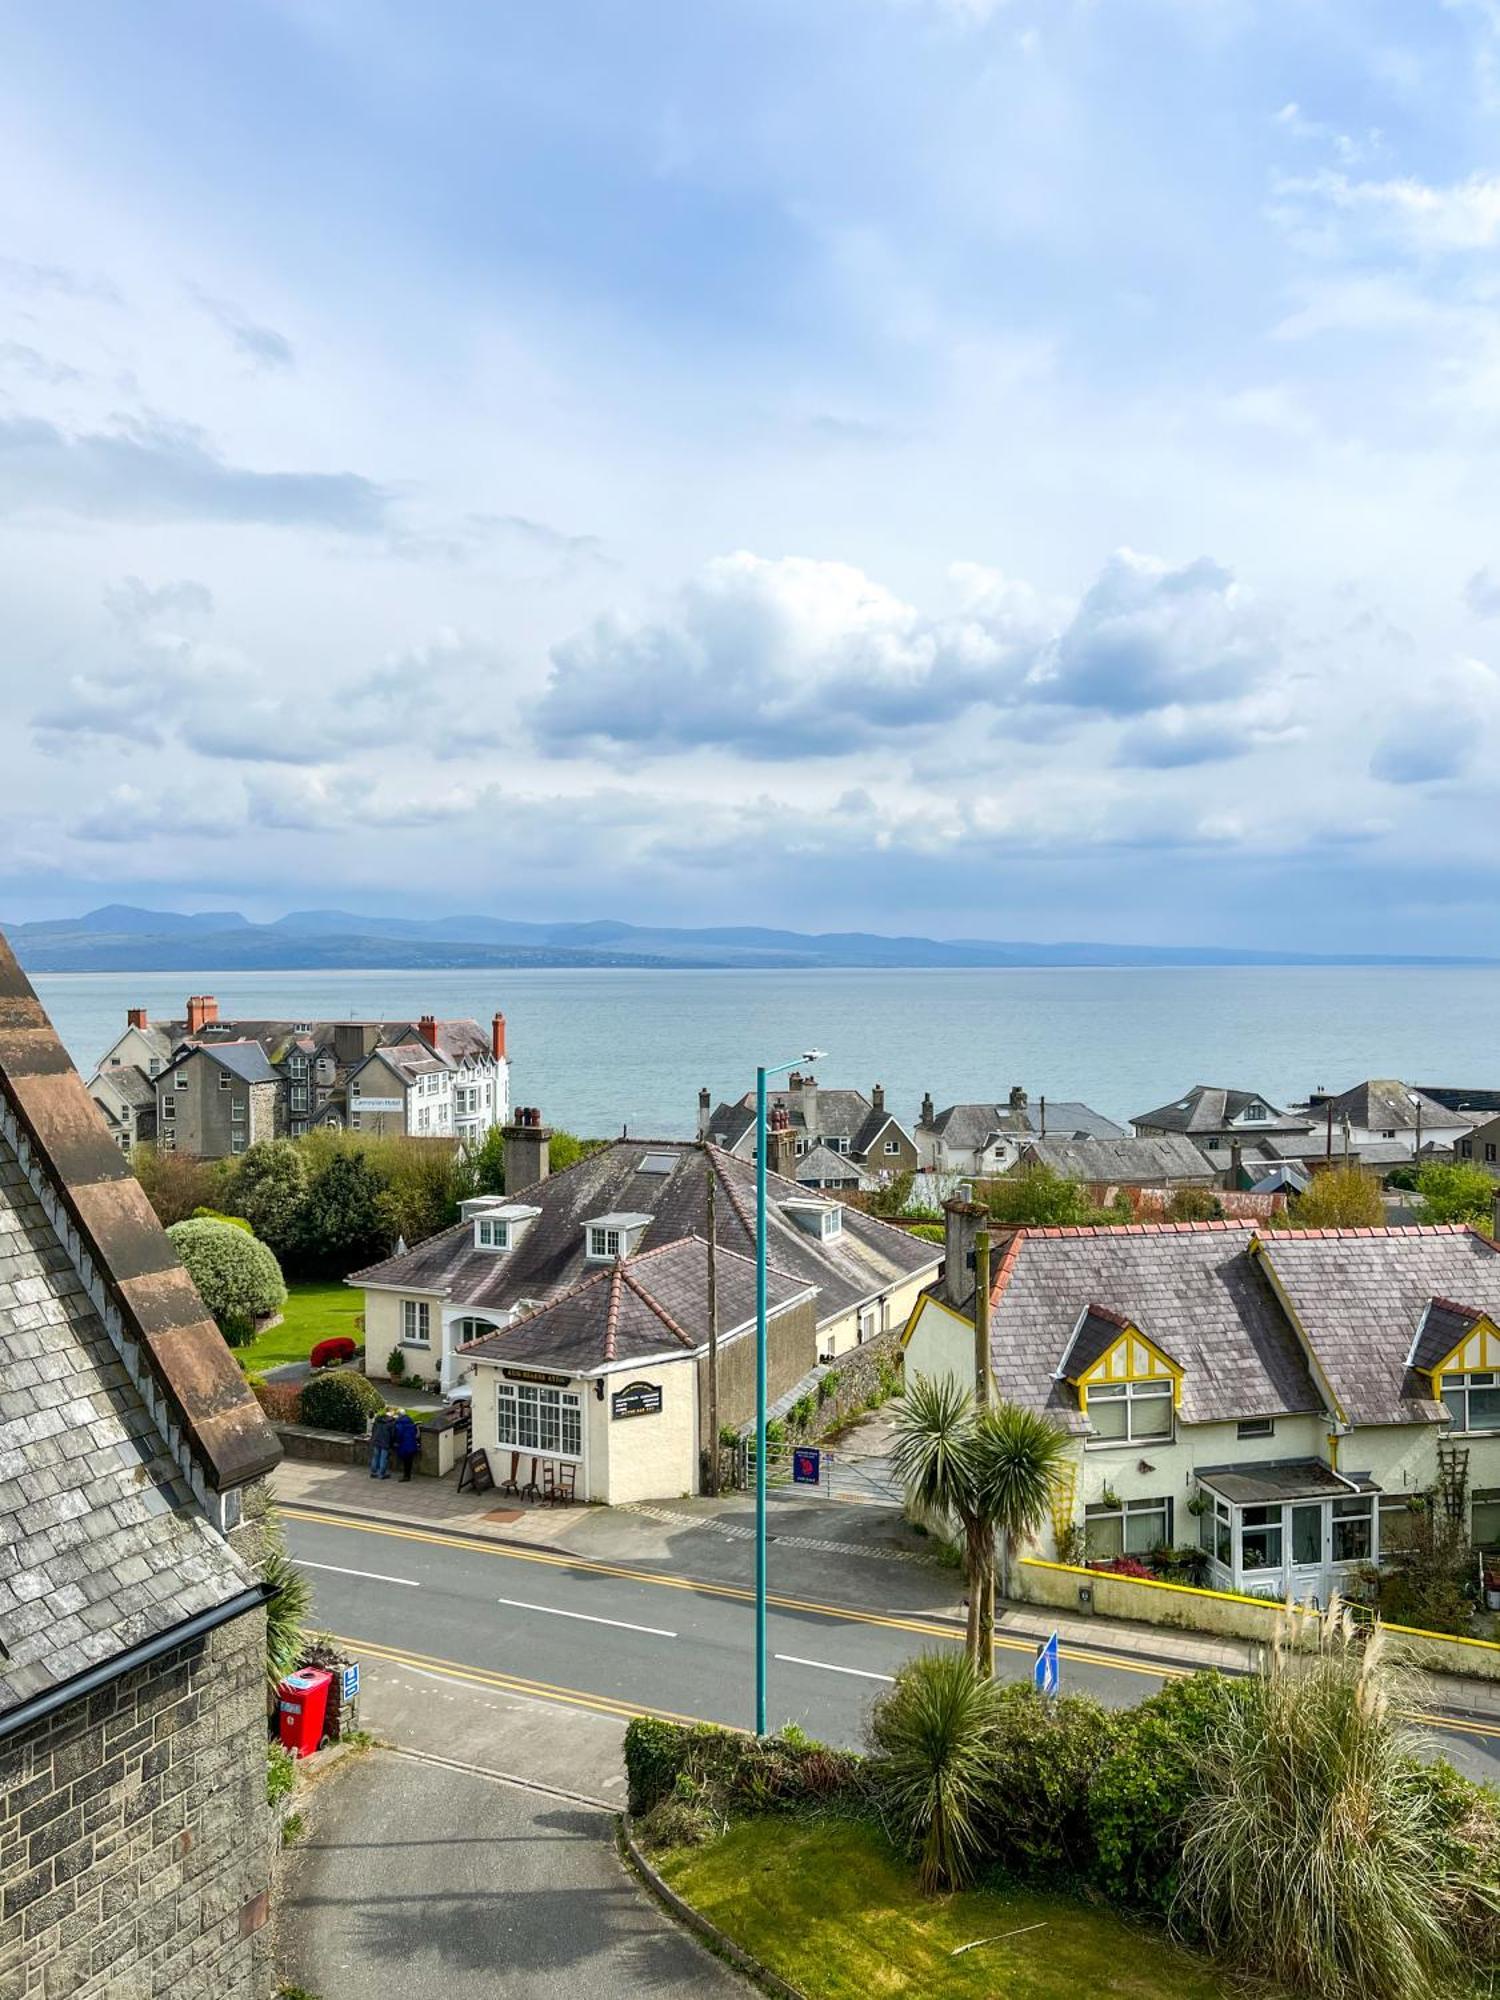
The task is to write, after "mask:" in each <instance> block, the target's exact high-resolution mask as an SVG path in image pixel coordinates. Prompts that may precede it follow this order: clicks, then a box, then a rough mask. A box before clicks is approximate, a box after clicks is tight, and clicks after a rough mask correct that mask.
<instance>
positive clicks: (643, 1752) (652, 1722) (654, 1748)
mask: <svg viewBox="0 0 1500 2000" xmlns="http://www.w3.org/2000/svg"><path fill="white" fill-rule="evenodd" d="M689 1733H690V1732H689V1731H688V1730H686V1729H685V1728H684V1727H683V1726H682V1725H681V1724H680V1723H677V1722H662V1721H661V1720H659V1718H658V1717H656V1716H654V1715H636V1716H632V1717H631V1719H630V1722H629V1724H628V1726H627V1727H626V1730H625V1782H626V1800H627V1803H628V1804H629V1807H630V1810H631V1812H633V1813H635V1814H636V1815H637V1816H639V1815H640V1814H642V1813H648V1812H650V1810H651V1808H652V1807H653V1806H654V1805H657V1804H658V1803H659V1802H660V1801H661V1800H662V1799H664V1798H665V1797H666V1795H667V1793H668V1792H669V1791H671V1789H672V1787H673V1785H674V1784H675V1783H676V1782H677V1773H678V1772H679V1771H680V1770H681V1769H682V1760H683V1757H684V1755H685V1754H686V1749H687V1744H686V1738H687V1736H688V1735H689Z"/></svg>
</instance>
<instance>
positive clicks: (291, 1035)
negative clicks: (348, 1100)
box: [144, 1019, 490, 1063]
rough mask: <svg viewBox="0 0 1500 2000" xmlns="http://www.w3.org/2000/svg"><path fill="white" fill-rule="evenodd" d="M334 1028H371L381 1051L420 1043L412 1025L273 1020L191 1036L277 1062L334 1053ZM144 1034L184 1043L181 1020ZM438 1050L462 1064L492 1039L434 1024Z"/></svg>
mask: <svg viewBox="0 0 1500 2000" xmlns="http://www.w3.org/2000/svg"><path fill="white" fill-rule="evenodd" d="M338 1028H345V1029H348V1028H372V1029H374V1030H375V1031H376V1038H377V1041H378V1043H379V1045H380V1046H381V1047H387V1046H389V1045H391V1044H393V1043H398V1042H402V1041H405V1040H407V1039H408V1038H415V1039H417V1040H420V1039H421V1037H420V1035H419V1034H418V1027H417V1023H416V1022H415V1021H354V1020H343V1021H308V1022H307V1023H305V1024H303V1023H301V1022H298V1021H276V1020H259V1019H256V1020H231V1019H220V1020H217V1021H212V1022H209V1023H207V1024H206V1027H204V1028H202V1029H200V1030H199V1032H198V1034H197V1035H196V1036H195V1037H194V1039H195V1040H197V1041H200V1042H203V1043H205V1044H207V1045H208V1046H210V1047H212V1046H214V1045H215V1044H216V1043H217V1041H218V1039H219V1037H220V1035H222V1036H223V1037H224V1039H225V1040H226V1041H252V1042H259V1043H260V1045H261V1047H262V1048H263V1049H264V1050H265V1051H266V1054H267V1055H268V1056H269V1057H271V1058H272V1059H273V1060H280V1059H281V1058H282V1057H283V1056H285V1055H287V1054H289V1053H290V1052H291V1050H293V1049H294V1048H295V1049H300V1050H302V1051H303V1052H305V1053H311V1052H312V1051H313V1050H316V1049H326V1050H327V1051H328V1052H329V1054H330V1055H331V1054H332V1053H333V1048H334V1031H335V1030H336V1029H338ZM144 1032H146V1033H148V1034H150V1035H151V1036H152V1037H153V1038H155V1037H156V1036H158V1035H160V1036H163V1037H164V1038H165V1039H166V1042H167V1045H168V1047H169V1049H176V1048H178V1047H179V1046H180V1045H181V1044H182V1043H183V1042H185V1041H186V1040H187V1039H188V1024H187V1022H186V1021H185V1020H178V1021H153V1022H152V1023H151V1024H150V1026H149V1028H147V1029H146V1030H145V1031H144ZM437 1038H438V1048H439V1049H440V1050H441V1052H442V1054H443V1055H444V1056H446V1057H447V1059H448V1060H449V1061H450V1062H454V1063H457V1062H460V1061H462V1060H463V1059H464V1058H465V1057H467V1058H469V1059H470V1060H474V1059H483V1058H484V1057H487V1056H488V1055H489V1053H490V1038H489V1035H488V1034H487V1033H486V1032H485V1030H484V1029H483V1028H481V1027H480V1025H479V1023H478V1022H477V1021H472V1020H457V1021H439V1022H438V1023H437Z"/></svg>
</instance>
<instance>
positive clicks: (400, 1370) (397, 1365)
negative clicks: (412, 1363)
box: [385, 1347, 406, 1382]
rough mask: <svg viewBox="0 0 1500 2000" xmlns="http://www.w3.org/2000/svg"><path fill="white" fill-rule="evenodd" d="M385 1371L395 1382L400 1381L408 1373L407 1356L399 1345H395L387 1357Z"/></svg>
mask: <svg viewBox="0 0 1500 2000" xmlns="http://www.w3.org/2000/svg"><path fill="white" fill-rule="evenodd" d="M385 1372H386V1374H387V1375H389V1376H390V1378H391V1380H392V1381H393V1382H399V1381H400V1380H401V1377H402V1376H403V1375H404V1374H405V1373H406V1356H405V1354H404V1353H403V1352H402V1351H401V1349H400V1348H399V1347H393V1348H392V1349H391V1351H390V1353H389V1354H388V1355H387V1356H386V1357H385Z"/></svg>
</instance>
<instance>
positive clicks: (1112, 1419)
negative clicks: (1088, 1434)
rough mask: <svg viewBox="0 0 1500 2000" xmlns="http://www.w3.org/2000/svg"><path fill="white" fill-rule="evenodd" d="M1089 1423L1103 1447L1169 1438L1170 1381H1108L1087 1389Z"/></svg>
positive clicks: (1170, 1432) (1170, 1411) (1170, 1417)
mask: <svg viewBox="0 0 1500 2000" xmlns="http://www.w3.org/2000/svg"><path fill="white" fill-rule="evenodd" d="M1089 1422H1090V1423H1091V1424H1092V1425H1093V1426H1094V1429H1095V1431H1096V1432H1097V1433H1098V1440H1099V1441H1100V1442H1102V1443H1105V1444H1127V1443H1134V1442H1135V1441H1136V1440H1138V1439H1140V1440H1144V1439H1146V1438H1169V1437H1170V1436H1171V1435H1172V1385H1171V1383H1170V1382H1111V1383H1107V1384H1102V1385H1101V1386H1100V1387H1099V1388H1097V1389H1090V1390H1089Z"/></svg>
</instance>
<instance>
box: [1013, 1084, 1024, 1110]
mask: <svg viewBox="0 0 1500 2000" xmlns="http://www.w3.org/2000/svg"><path fill="white" fill-rule="evenodd" d="M1010 1108H1011V1110H1012V1111H1024V1110H1025V1109H1026V1093H1025V1091H1024V1090H1023V1089H1022V1088H1021V1086H1020V1084H1018V1083H1013V1084H1012V1085H1011V1087H1010Z"/></svg>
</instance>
